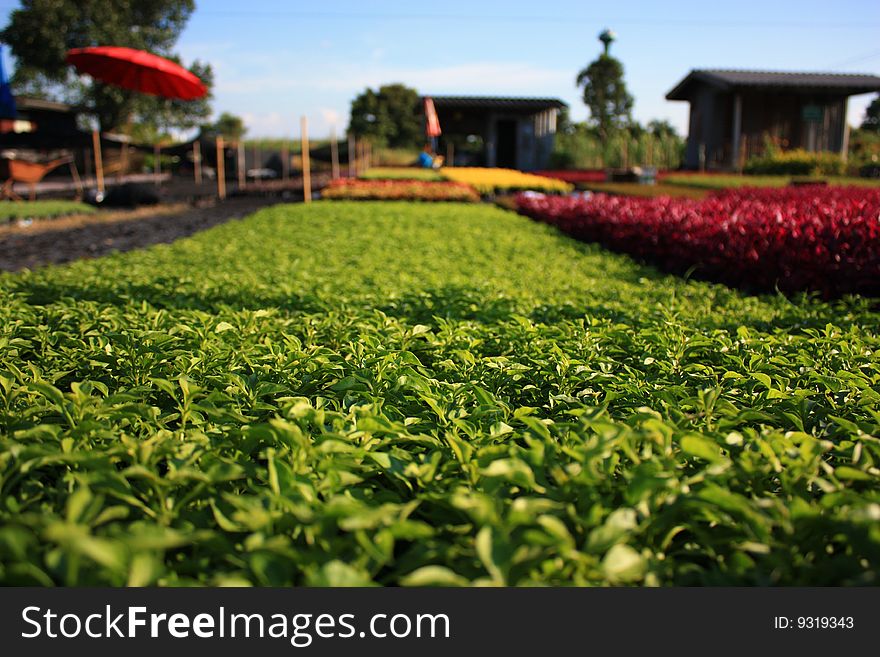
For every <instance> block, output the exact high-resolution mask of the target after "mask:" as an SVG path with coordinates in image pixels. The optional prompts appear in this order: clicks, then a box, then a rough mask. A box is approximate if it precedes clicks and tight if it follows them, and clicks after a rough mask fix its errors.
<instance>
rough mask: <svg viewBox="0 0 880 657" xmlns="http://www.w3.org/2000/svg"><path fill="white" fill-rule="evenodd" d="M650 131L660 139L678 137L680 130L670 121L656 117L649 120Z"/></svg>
mask: <svg viewBox="0 0 880 657" xmlns="http://www.w3.org/2000/svg"><path fill="white" fill-rule="evenodd" d="M648 132H650V133H651V134H652V135H654V136H655V137H659V138H660V139H664V138H670V137H676V138H677V137H678V130H676V129H675V126H674V125H672V124H671V123H670V122H669V121H666V120H665V119H664V120H661V119H654V120H653V121H649V122H648Z"/></svg>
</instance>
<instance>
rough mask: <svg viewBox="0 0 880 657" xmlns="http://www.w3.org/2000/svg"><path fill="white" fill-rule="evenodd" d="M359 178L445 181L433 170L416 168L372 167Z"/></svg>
mask: <svg viewBox="0 0 880 657" xmlns="http://www.w3.org/2000/svg"><path fill="white" fill-rule="evenodd" d="M360 177H361V178H363V179H365V180H423V181H426V182H435V181H439V180H445V178H443V176H441V175H440V173H439V172H437V171H435V170H434V169H421V168H418V167H373V168H371V169H367V170H366V171H364V172H363V173H362V174H361V175H360Z"/></svg>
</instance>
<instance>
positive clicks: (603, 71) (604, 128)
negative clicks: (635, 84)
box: [577, 51, 633, 141]
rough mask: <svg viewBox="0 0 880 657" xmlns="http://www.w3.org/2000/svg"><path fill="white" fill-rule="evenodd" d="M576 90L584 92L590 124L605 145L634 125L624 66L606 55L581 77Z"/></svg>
mask: <svg viewBox="0 0 880 657" xmlns="http://www.w3.org/2000/svg"><path fill="white" fill-rule="evenodd" d="M577 86H579V87H583V88H584V91H583V94H584V103H585V104H586V106H587V107H588V108H589V109H590V121H591V123H592V124H593V125H595V127H596V128H597V130H598V133H599V136H600V138H601V139H602V140H603V141H607V140H608V139H609V138H610V137H611V136H612V135H613V134H614V133H615V132H617V131H618V130H620V129H622V128H625V127H626V126H627V125H628V124H629V123H630V122H631V118H630V113H631V112H632V106H633V97H632V96H631V95H630V94H629V92H628V91H627V89H626V83H625V82H624V80H623V64H621V63H620V61H618V60H617V59H615V58H614V57H612V56H611V55H609V54H608V53H607V51H606V52H604V53H602V54H601V55H599V57H598V58H597V59H596V60H595V61H594V62H592V63H591V64H590V65H589V66H587V68H585V69H584V70H582V71H581V72H580V73H578V76H577Z"/></svg>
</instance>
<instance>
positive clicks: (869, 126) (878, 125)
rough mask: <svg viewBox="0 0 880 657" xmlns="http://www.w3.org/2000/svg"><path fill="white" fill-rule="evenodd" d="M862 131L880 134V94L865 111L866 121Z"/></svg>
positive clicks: (863, 123)
mask: <svg viewBox="0 0 880 657" xmlns="http://www.w3.org/2000/svg"><path fill="white" fill-rule="evenodd" d="M861 128H862V130H869V131H871V132H880V94H877V97H876V98H875V99H874V100H872V101H871V104H870V105H868V107H867V108H866V109H865V120H864V121H862V126H861Z"/></svg>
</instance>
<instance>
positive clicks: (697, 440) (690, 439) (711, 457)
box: [679, 433, 724, 463]
mask: <svg viewBox="0 0 880 657" xmlns="http://www.w3.org/2000/svg"><path fill="white" fill-rule="evenodd" d="M679 446H680V447H681V451H683V452H684V453H685V454H688V455H690V456H696V457H698V458H701V459H704V460H706V461H710V462H712V463H717V462H719V461H722V460H724V455H723V454H722V452H721V447H720V446H719V445H718V443H716V442H715V441H714V440H712V439H711V438H707V437H706V436H701V435H700V434H695V433H689V434H686V435H684V436H682V437H681V440H679Z"/></svg>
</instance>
